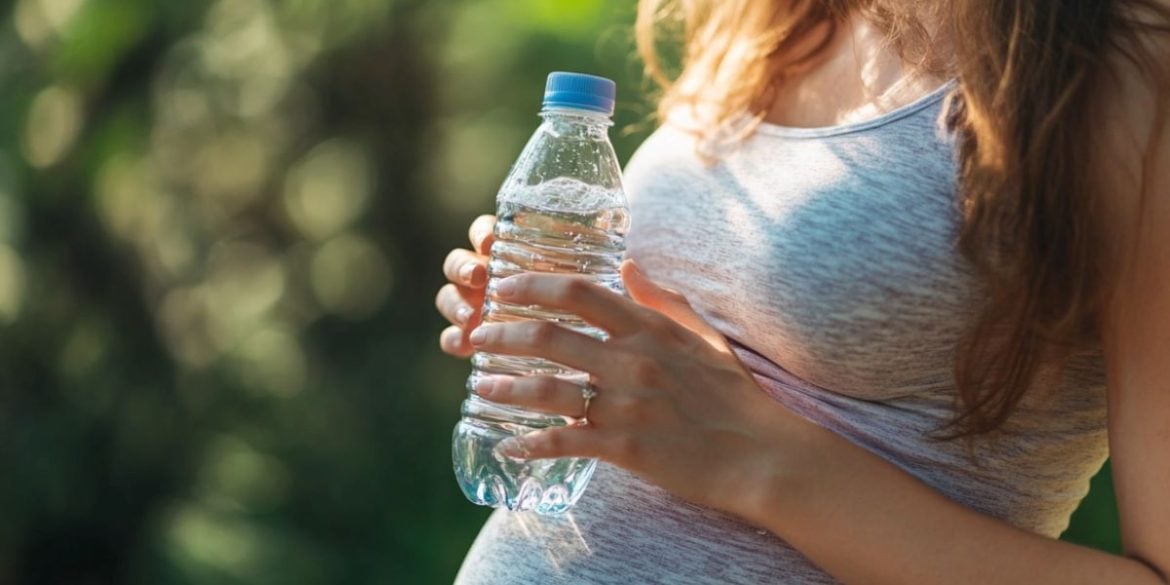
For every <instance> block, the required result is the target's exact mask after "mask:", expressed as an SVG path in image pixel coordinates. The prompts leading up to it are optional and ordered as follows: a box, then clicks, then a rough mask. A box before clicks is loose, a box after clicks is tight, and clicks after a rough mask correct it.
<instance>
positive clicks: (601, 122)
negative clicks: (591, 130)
mask: <svg viewBox="0 0 1170 585" xmlns="http://www.w3.org/2000/svg"><path fill="white" fill-rule="evenodd" d="M540 117H541V118H544V120H545V121H546V122H560V123H569V124H582V125H585V126H591V127H596V128H602V129H604V128H609V127H610V126H613V120H612V119H611V118H610V117H609V115H608V114H604V113H602V112H595V111H592V110H585V109H580V108H566V107H551V108H544V109H542V110H541V111H540Z"/></svg>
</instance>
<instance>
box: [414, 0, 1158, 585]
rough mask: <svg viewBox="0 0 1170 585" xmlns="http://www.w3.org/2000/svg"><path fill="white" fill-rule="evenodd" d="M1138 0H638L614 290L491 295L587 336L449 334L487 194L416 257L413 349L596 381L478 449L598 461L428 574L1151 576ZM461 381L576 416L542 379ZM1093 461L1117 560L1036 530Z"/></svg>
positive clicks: (1151, 99) (557, 282)
mask: <svg viewBox="0 0 1170 585" xmlns="http://www.w3.org/2000/svg"><path fill="white" fill-rule="evenodd" d="M1168 13H1170V2H1168V1H1167V0H1151V1H1148V2H1147V1H1142V2H1138V1H1121V0H1062V1H1037V0H932V1H910V0H870V1H865V0H861V1H857V0H808V1H806V0H775V1H771V2H768V1H765V0H708V1H703V0H694V1H682V2H677V3H664V2H660V1H654V0H644V1H643V2H642V4H641V6H640V9H639V19H638V24H637V27H638V33H639V46H640V50H641V52H642V54H643V57H644V58H645V59H646V63H647V70H648V72H649V73H650V74H651V75H652V76H653V77H654V78H655V79H658V80H659V81H660V82H661V83H662V85H663V89H664V91H663V94H662V96H661V102H660V107H659V114H660V119H661V125H660V127H659V129H658V130H657V131H656V132H655V133H654V134H653V135H652V136H651V137H650V138H649V139H648V140H647V141H646V143H645V144H644V145H643V146H642V147H641V149H640V150H639V151H638V152H637V154H636V155H635V156H634V158H633V159H632V160H631V161H630V163H629V165H628V168H627V175H626V176H627V189H628V192H629V197H630V203H631V213H632V217H633V225H632V228H631V231H630V234H629V237H628V239H627V244H628V253H629V257H630V259H631V261H627V262H626V263H625V264H624V265H623V267H622V276H623V278H624V280H625V283H626V286H627V289H628V290H629V293H630V296H631V299H627V298H624V297H619V296H618V295H614V294H612V293H609V292H608V291H606V290H603V289H601V288H599V287H597V286H594V285H591V284H588V283H586V282H585V281H583V280H581V279H580V278H576V277H571V276H563V275H531V274H528V275H518V276H514V277H511V278H509V279H507V280H504V281H502V282H501V284H500V287H499V294H500V295H502V296H503V297H505V298H507V299H508V300H509V302H513V303H520V304H539V305H545V306H549V307H555V308H558V309H564V310H567V311H571V312H574V313H577V314H579V315H581V316H582V317H583V318H584V319H586V320H588V321H590V322H592V323H594V324H596V325H597V326H599V327H601V328H603V329H605V330H607V331H608V332H609V333H610V338H609V339H608V340H607V341H604V342H602V341H598V340H595V339H593V338H589V337H585V336H582V335H579V334H576V333H574V332H572V331H569V330H567V329H563V328H559V327H557V326H555V325H552V324H547V323H534V322H529V323H508V324H493V325H490V326H483V327H478V328H477V325H478V320H479V315H478V313H477V311H478V309H479V307H480V305H481V303H482V301H483V290H484V288H483V287H484V283H485V281H486V279H487V272H486V266H485V259H486V256H485V255H486V254H487V252H488V248H489V246H490V241H491V237H490V234H491V227H492V224H491V218H487V217H485V218H480V219H479V220H477V221H476V222H475V224H474V225H473V226H472V228H471V239H472V243H473V246H474V248H475V249H474V250H455V251H454V252H452V253H451V255H450V256H449V257H448V261H447V262H446V265H445V267H444V269H445V273H446V274H447V276H448V278H449V279H450V280H451V284H448V285H446V286H445V287H444V288H443V289H442V290H441V291H440V292H439V295H438V298H437V304H438V307H439V310H440V311H441V312H442V313H443V314H444V315H446V316H447V317H448V318H449V319H450V320H451V321H452V323H453V324H454V325H453V326H452V327H451V328H449V329H447V330H446V331H444V332H443V335H442V338H441V344H442V347H443V349H444V350H445V351H447V352H448V353H451V354H453V355H456V356H461V357H466V356H468V355H470V353H471V352H472V351H473V349H474V348H480V349H483V350H485V351H490V352H496V353H507V354H517V355H530V356H539V357H543V358H547V359H551V360H553V361H557V362H562V363H564V364H566V365H569V366H571V367H573V368H577V369H580V370H583V371H586V372H588V373H589V374H590V376H591V381H592V386H593V387H594V388H595V389H596V392H597V395H596V397H594V398H592V400H591V401H590V403H589V405H588V423H587V424H582V425H574V426H569V427H563V428H557V429H551V430H544V431H539V432H536V433H532V434H529V435H526V436H523V437H522V438H519V439H516V440H514V442H512V443H511V444H510V445H508V448H507V451H508V453H509V454H510V455H512V456H514V457H518V458H544V457H566V456H588V457H597V458H600V459H601V461H602V463H601V464H600V465H599V467H598V470H597V473H596V475H595V476H594V478H593V484H592V487H591V489H590V490H589V491H588V492H587V493H586V495H585V497H584V498H582V500H581V501H580V502H579V503H578V505H577V506H576V507H574V508H573V509H572V510H571V511H570V512H569V513H568V514H566V515H564V516H561V517H544V516H536V515H533V514H527V513H510V512H506V511H496V512H495V513H494V514H492V516H491V517H490V519H489V520H488V522H487V524H486V525H485V526H484V528H483V531H482V532H481V533H480V535H479V538H478V539H477V540H476V542H475V544H474V545H473V547H472V548H471V551H470V552H469V553H468V556H467V558H466V560H465V561H464V564H463V567H462V569H461V571H460V573H459V577H458V579H457V582H458V583H459V584H460V585H472V584H481V583H482V584H487V583H491V584H511V583H515V584H537V583H540V584H544V583H606V584H609V583H612V584H626V583H677V584H690V583H785V584H801V585H804V584H812V583H848V584H871V583H873V584H887V583H888V584H905V585H924V584H927V583H946V584H960V585H968V584H969V585H986V584H1016V583H1019V584H1027V585H1045V584H1054V585H1075V584H1082V583H1083V584H1086V585H1102V584H1110V585H1139V584H1141V585H1146V584H1149V585H1155V584H1166V583H1168V582H1170V581H1168V578H1170V497H1168V496H1170V117H1168V116H1167V115H1166V114H1167V108H1168V106H1170V97H1168V95H1170V94H1168V93H1167V90H1168V89H1170V75H1168V74H1167V67H1170V34H1168V32H1167V31H1170V19H1168V18H1167V15H1168ZM671 42H677V43H679V45H680V46H679V47H676V48H674V49H670V52H671V53H672V54H673V53H676V52H677V53H678V54H681V55H682V57H683V67H682V68H681V70H680V71H678V72H676V73H677V75H667V74H665V73H664V72H663V69H664V68H663V67H661V66H660V65H659V60H658V58H657V57H656V50H661V49H666V48H668V47H669V46H670V45H669V43H671ZM476 391H477V392H479V393H480V394H482V395H483V396H484V397H486V398H487V399H490V400H493V401H498V402H501V403H506V404H514V405H517V406H520V407H523V408H527V409H533V410H539V411H544V412H550V413H557V414H562V415H566V416H572V417H581V416H582V415H583V414H585V413H584V412H583V409H584V408H585V407H586V405H585V404H583V400H582V389H581V388H580V387H578V386H575V385H573V384H571V383H569V382H567V381H562V380H558V379H556V378H548V377H545V378H541V377H532V378H520V379H501V378H498V379H495V380H494V381H493V382H491V383H487V384H483V385H481V386H480V387H479V388H477V389H476ZM1106 456H1111V457H1112V460H1113V471H1114V481H1115V482H1116V491H1117V495H1118V504H1119V507H1120V511H1121V525H1122V536H1123V540H1124V547H1125V552H1124V555H1123V556H1113V555H1109V554H1106V553H1103V552H1098V551H1095V550H1090V549H1087V548H1083V547H1080V546H1077V545H1074V544H1069V543H1066V542H1061V541H1058V540H1056V537H1057V536H1059V535H1060V533H1061V531H1062V530H1064V529H1065V527H1066V526H1067V524H1068V520H1069V515H1070V514H1071V513H1072V512H1073V510H1074V509H1075V508H1076V507H1077V504H1078V502H1079V501H1080V500H1081V498H1082V497H1083V496H1084V495H1085V493H1086V491H1087V489H1088V481H1089V478H1090V477H1091V476H1092V475H1093V474H1094V473H1095V472H1096V471H1097V470H1098V469H1100V467H1101V465H1102V463H1103V461H1104V460H1105V458H1106Z"/></svg>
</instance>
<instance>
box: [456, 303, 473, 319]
mask: <svg viewBox="0 0 1170 585" xmlns="http://www.w3.org/2000/svg"><path fill="white" fill-rule="evenodd" d="M474 312H475V309H472V308H471V307H468V306H467V305H463V306H462V307H459V310H457V311H455V320H456V321H458V322H460V323H466V322H467V320H468V319H470V318H471V314H472V313H474Z"/></svg>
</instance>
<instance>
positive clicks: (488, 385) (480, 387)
mask: <svg viewBox="0 0 1170 585" xmlns="http://www.w3.org/2000/svg"><path fill="white" fill-rule="evenodd" d="M495 386H496V381H495V380H494V379H492V378H480V379H479V380H476V381H475V393H476V394H479V395H480V396H488V395H490V394H491V393H492V390H494V389H495Z"/></svg>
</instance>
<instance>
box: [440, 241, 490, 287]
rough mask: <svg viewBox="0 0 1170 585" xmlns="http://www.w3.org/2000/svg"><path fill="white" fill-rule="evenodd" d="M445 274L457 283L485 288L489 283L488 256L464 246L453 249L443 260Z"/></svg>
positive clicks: (448, 278)
mask: <svg viewBox="0 0 1170 585" xmlns="http://www.w3.org/2000/svg"><path fill="white" fill-rule="evenodd" d="M443 276H446V277H447V280H449V281H451V282H454V283H455V284H461V285H463V286H466V287H471V288H483V287H484V285H486V284H487V276H488V272H487V258H486V257H484V256H480V255H478V254H476V253H475V252H472V251H471V250H464V249H463V248H456V249H454V250H451V253H450V254H447V259H446V260H444V261H443Z"/></svg>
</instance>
